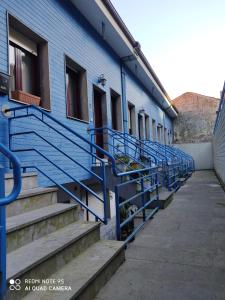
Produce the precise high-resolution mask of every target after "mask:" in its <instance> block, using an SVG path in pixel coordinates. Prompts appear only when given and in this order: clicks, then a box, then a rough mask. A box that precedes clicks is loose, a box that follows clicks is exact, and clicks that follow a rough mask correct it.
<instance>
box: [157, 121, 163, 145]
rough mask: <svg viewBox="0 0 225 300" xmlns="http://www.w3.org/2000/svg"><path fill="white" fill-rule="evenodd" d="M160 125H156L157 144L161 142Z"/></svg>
mask: <svg viewBox="0 0 225 300" xmlns="http://www.w3.org/2000/svg"><path fill="white" fill-rule="evenodd" d="M161 131H162V125H161V124H158V126H157V141H158V142H159V143H161V141H162V132H161Z"/></svg>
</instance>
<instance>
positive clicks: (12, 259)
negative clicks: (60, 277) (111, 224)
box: [7, 222, 100, 300]
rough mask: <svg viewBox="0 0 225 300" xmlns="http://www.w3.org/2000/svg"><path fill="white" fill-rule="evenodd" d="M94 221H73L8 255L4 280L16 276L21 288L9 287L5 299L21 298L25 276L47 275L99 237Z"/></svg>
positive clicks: (96, 224)
mask: <svg viewBox="0 0 225 300" xmlns="http://www.w3.org/2000/svg"><path fill="white" fill-rule="evenodd" d="M99 226H100V223H96V222H88V223H86V222H75V223H73V224H71V225H68V226H66V227H64V228H62V229H59V230H57V231H55V232H53V233H50V234H48V235H46V236H44V237H42V238H40V239H38V240H36V241H33V242H32V243H30V244H27V245H25V246H23V247H21V248H19V249H17V250H15V251H13V252H10V253H9V254H8V255H7V280H9V279H11V278H14V279H15V278H19V279H20V280H21V281H22V285H21V286H22V289H21V291H20V292H18V291H16V292H15V291H14V292H13V291H9V292H8V295H7V300H8V299H9V300H11V299H13V300H17V299H21V298H22V296H24V295H25V294H26V291H24V281H25V279H33V278H38V279H40V280H41V279H43V278H48V276H50V275H51V274H52V273H54V272H57V271H58V270H59V269H60V268H62V267H63V266H64V265H65V264H67V263H68V262H69V261H71V260H72V259H73V258H75V257H76V256H77V255H79V254H80V253H81V252H83V251H85V250H86V249H87V248H88V247H90V246H91V245H93V244H94V243H95V242H97V241H98V240H99Z"/></svg>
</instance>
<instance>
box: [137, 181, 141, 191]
mask: <svg viewBox="0 0 225 300" xmlns="http://www.w3.org/2000/svg"><path fill="white" fill-rule="evenodd" d="M141 190H142V188H141V183H140V182H137V183H136V192H137V193H140V192H141Z"/></svg>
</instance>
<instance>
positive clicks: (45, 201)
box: [6, 187, 57, 217]
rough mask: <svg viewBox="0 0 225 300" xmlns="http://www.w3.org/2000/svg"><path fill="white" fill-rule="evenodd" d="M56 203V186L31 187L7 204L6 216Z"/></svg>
mask: <svg viewBox="0 0 225 300" xmlns="http://www.w3.org/2000/svg"><path fill="white" fill-rule="evenodd" d="M54 203H57V188H39V187H38V188H33V189H29V190H24V191H22V192H21V193H20V195H19V196H18V197H17V200H16V201H14V202H12V203H11V204H9V205H8V206H7V209H6V213H7V217H12V216H15V215H19V214H22V213H25V212H28V211H31V210H35V209H38V208H41V207H45V206H48V205H51V204H54Z"/></svg>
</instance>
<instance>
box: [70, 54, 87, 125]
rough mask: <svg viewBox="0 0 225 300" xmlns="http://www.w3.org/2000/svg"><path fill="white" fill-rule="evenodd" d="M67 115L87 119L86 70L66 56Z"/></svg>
mask: <svg viewBox="0 0 225 300" xmlns="http://www.w3.org/2000/svg"><path fill="white" fill-rule="evenodd" d="M66 107H67V116H68V117H70V118H75V119H79V120H83V121H88V100H87V80H86V71H85V70H84V69H83V68H81V67H80V66H79V65H77V64H76V63H75V62H74V61H72V60H71V59H70V58H69V57H66Z"/></svg>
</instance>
